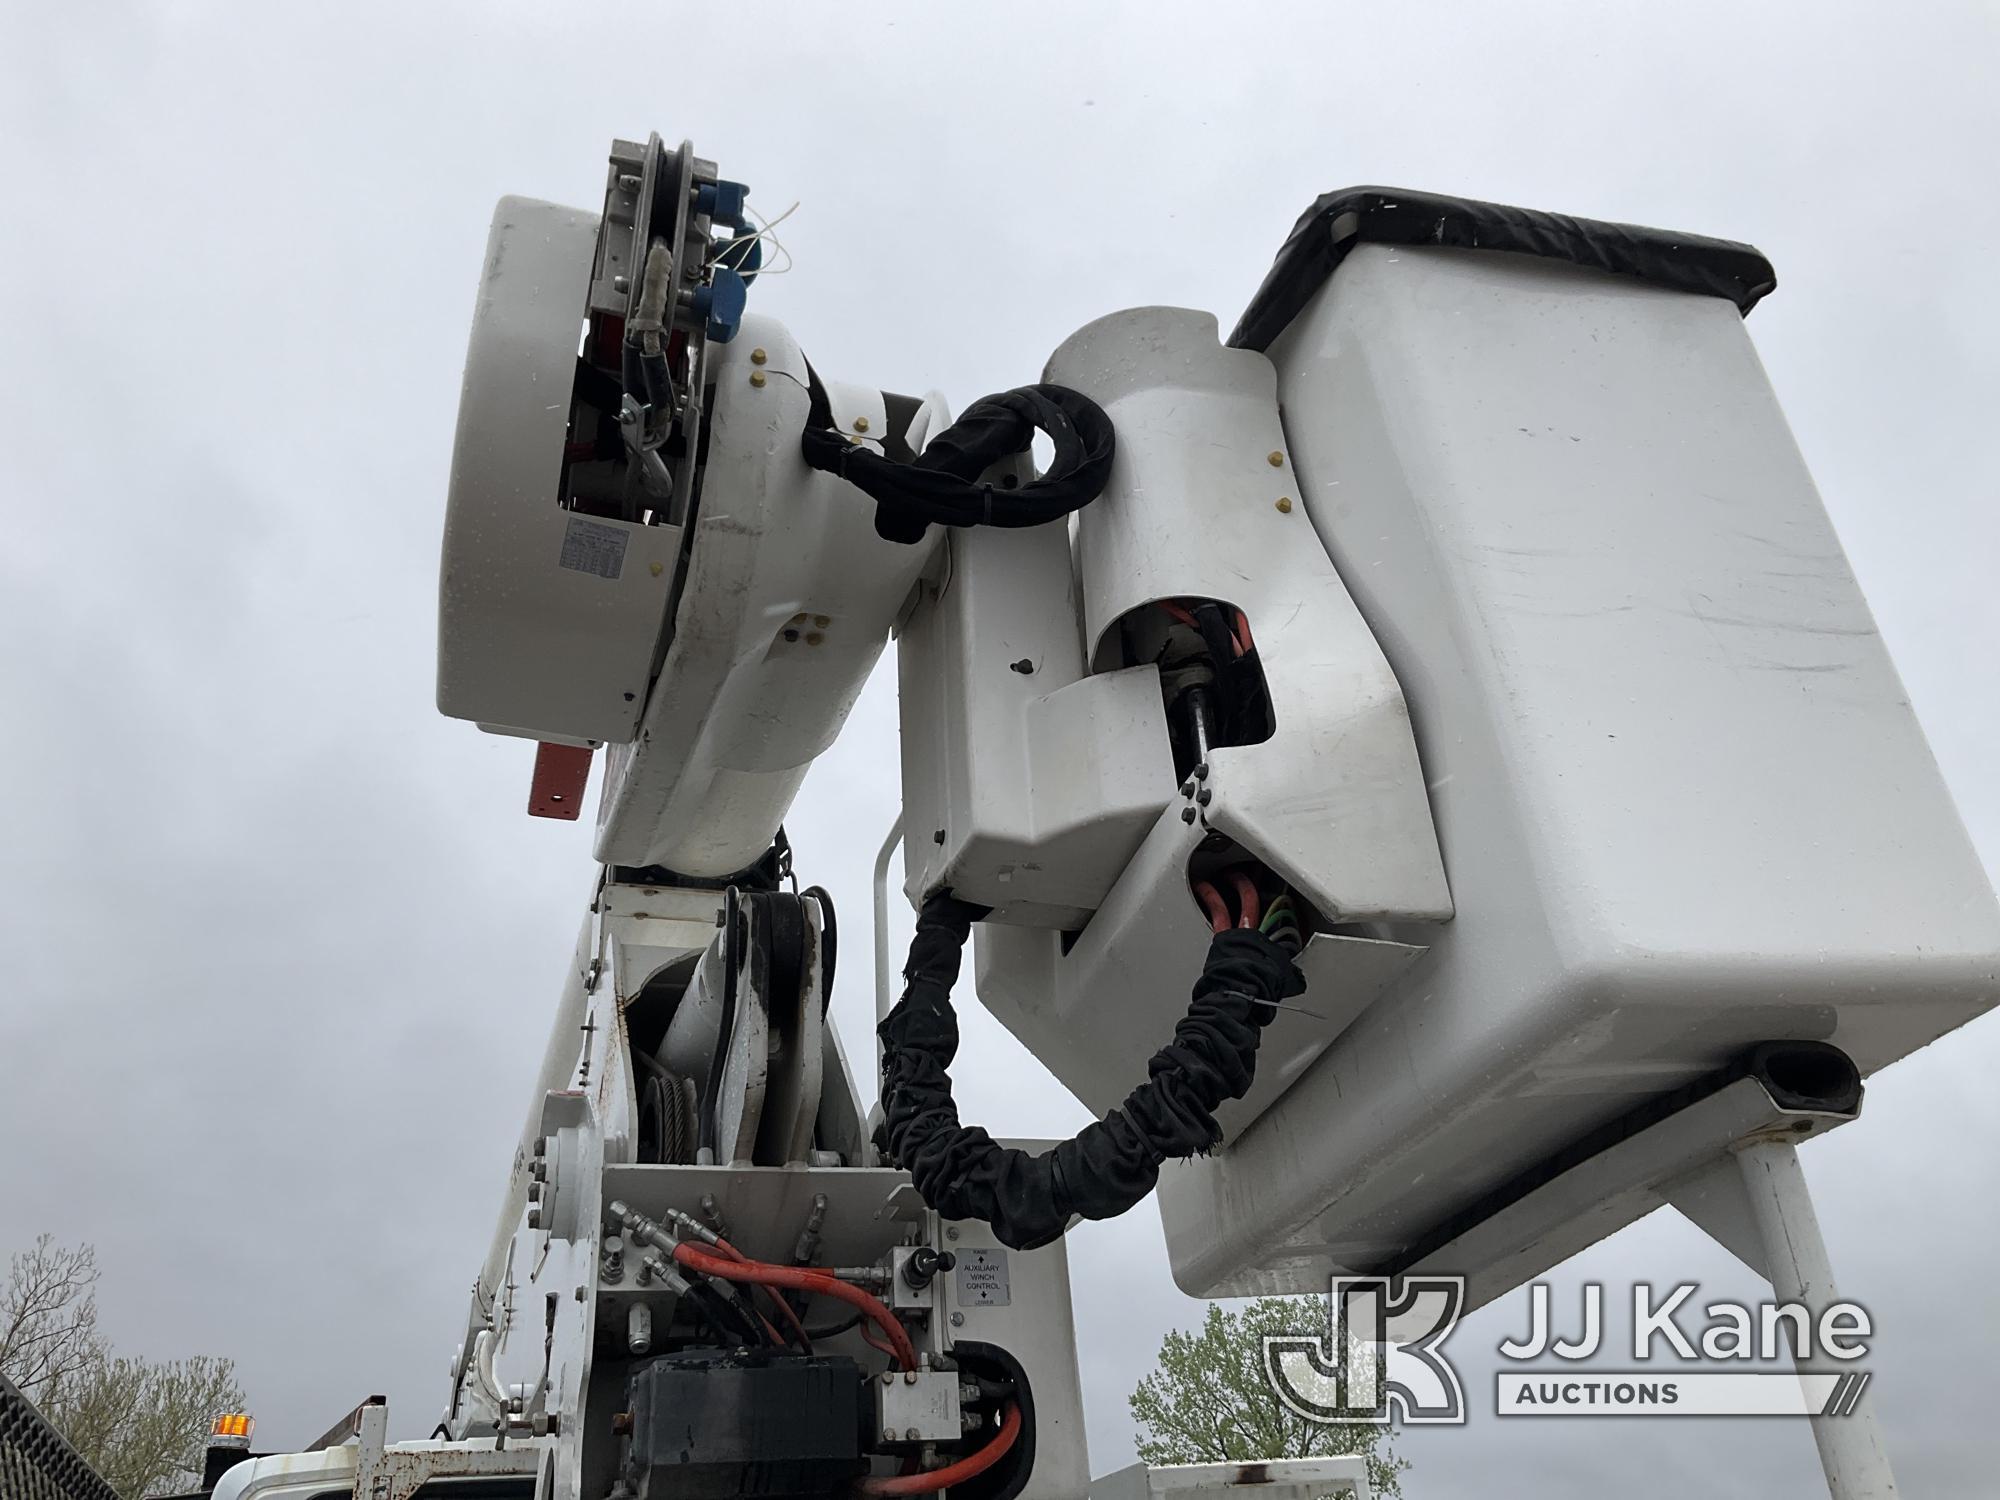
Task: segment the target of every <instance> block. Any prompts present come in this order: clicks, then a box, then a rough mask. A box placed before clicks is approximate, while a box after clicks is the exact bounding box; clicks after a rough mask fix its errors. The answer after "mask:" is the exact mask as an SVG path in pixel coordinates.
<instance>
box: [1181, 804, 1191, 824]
mask: <svg viewBox="0 0 2000 1500" xmlns="http://www.w3.org/2000/svg"><path fill="white" fill-rule="evenodd" d="M1181 821H1182V822H1183V823H1192V822H1193V821H1194V809H1193V808H1191V807H1184V808H1182V809H1181Z"/></svg>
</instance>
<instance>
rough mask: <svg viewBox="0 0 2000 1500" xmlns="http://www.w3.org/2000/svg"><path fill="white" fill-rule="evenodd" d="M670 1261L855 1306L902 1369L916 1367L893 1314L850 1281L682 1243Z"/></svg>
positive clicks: (706, 1273)
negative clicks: (730, 1256)
mask: <svg viewBox="0 0 2000 1500" xmlns="http://www.w3.org/2000/svg"><path fill="white" fill-rule="evenodd" d="M674 1259H675V1260H677V1261H679V1262H680V1263H681V1264H682V1265H684V1266H686V1267H687V1268H688V1269H689V1270H691V1271H699V1272H701V1273H702V1274H703V1275H704V1276H720V1277H721V1278H722V1279H723V1280H724V1281H749V1282H754V1283H756V1284H758V1285H760V1286H782V1287H791V1288H793V1289H794V1290H797V1291H802V1292H821V1293H824V1294H825V1295H826V1296H829V1297H837V1298H838V1299H839V1300H841V1301H842V1302H845V1303H846V1304H847V1305H848V1306H849V1307H857V1308H859V1309H860V1310H861V1311H862V1312H863V1313H865V1314H867V1316H868V1317H869V1318H870V1319H871V1320H872V1321H873V1322H874V1324H875V1326H876V1327H878V1328H880V1329H881V1330H882V1332H883V1333H884V1334H885V1335H886V1336H887V1337H888V1340H889V1348H890V1351H891V1352H892V1353H893V1354H894V1355H895V1356H896V1359H897V1361H898V1362H899V1363H900V1364H901V1365H902V1367H903V1368H904V1369H906V1370H914V1369H916V1367H917V1350H916V1346H915V1345H914V1344H912V1343H911V1342H910V1335H909V1333H908V1332H907V1331H906V1330H905V1329H904V1327H903V1325H902V1324H901V1323H898V1322H897V1321H896V1315H895V1314H894V1313H892V1312H890V1311H889V1309H888V1308H886V1307H884V1306H883V1305H882V1303H881V1302H880V1301H879V1300H878V1299H877V1298H875V1297H873V1296H870V1295H869V1294H868V1293H867V1292H864V1291H862V1290H861V1288H860V1287H858V1286H855V1285H854V1284H853V1283H852V1282H847V1281H839V1280H836V1279H835V1278H834V1277H832V1276H829V1275H827V1274H826V1272H824V1271H821V1270H817V1269H815V1268H813V1267H810V1266H774V1265H771V1264H769V1263H768V1262H766V1261H761V1260H727V1259H724V1258H723V1257H722V1256H720V1255H710V1254H709V1253H708V1252H707V1251H705V1250H703V1249H700V1248H699V1247H697V1246H694V1245H690V1244H688V1243H687V1242H686V1241H682V1242H681V1243H680V1244H678V1245H676V1246H674Z"/></svg>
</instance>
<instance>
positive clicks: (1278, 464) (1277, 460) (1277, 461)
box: [1264, 448, 1285, 469]
mask: <svg viewBox="0 0 2000 1500" xmlns="http://www.w3.org/2000/svg"><path fill="white" fill-rule="evenodd" d="M1264 462H1266V463H1267V464H1269V465H1270V466H1271V467H1272V468H1274V469H1282V468H1284V466H1285V455H1284V454H1282V453H1280V452H1278V450H1277V449H1275V448H1273V449H1272V450H1271V451H1270V452H1269V453H1267V454H1265V455H1264Z"/></svg>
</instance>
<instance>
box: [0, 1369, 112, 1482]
mask: <svg viewBox="0 0 2000 1500" xmlns="http://www.w3.org/2000/svg"><path fill="white" fill-rule="evenodd" d="M0 1500H119V1496H118V1492H117V1491H116V1490H114V1489H112V1488H111V1486H110V1485H108V1484H106V1483H105V1482H104V1481H103V1480H102V1479H99V1478H98V1477H97V1475H96V1474H94V1473H93V1472H92V1471H91V1468H90V1465H89V1464H87V1463H85V1462H84V1461H83V1460H82V1459H80V1458H78V1457H77V1456H76V1449H74V1448H72V1447H70V1445H69V1444H68V1443H67V1442H65V1441H64V1440H63V1435H62V1434H61V1433H59V1432H57V1431H56V1430H55V1428H53V1427H51V1426H50V1425H49V1423H48V1419H47V1418H46V1417H44V1416H43V1415H42V1414H41V1413H40V1412H38V1411H36V1410H35V1404H34V1402H32V1401H30V1400H29V1399H28V1398H27V1397H26V1396H24V1395H22V1394H21V1393H20V1391H19V1390H17V1389H16V1388H15V1386H14V1382H13V1381H11V1380H9V1379H8V1378H7V1377H6V1376H4V1375H0Z"/></svg>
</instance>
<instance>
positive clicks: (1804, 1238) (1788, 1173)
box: [1724, 1141, 1896, 1500]
mask: <svg viewBox="0 0 2000 1500" xmlns="http://www.w3.org/2000/svg"><path fill="white" fill-rule="evenodd" d="M1733 1154H1734V1155H1735V1158H1736V1167H1737V1170H1738V1172H1739V1173H1740V1174H1741V1177H1742V1181H1743V1187H1744V1190H1745V1193H1746V1195H1747V1197H1748V1200H1749V1202H1748V1208H1749V1216H1750V1218H1751V1220H1752V1221H1753V1222H1754V1224H1755V1225H1756V1230H1757V1235H1758V1238H1759V1239H1760V1240H1761V1242H1762V1246H1763V1257H1762V1258H1763V1262H1764V1263H1763V1264H1762V1265H1761V1266H1758V1265H1755V1264H1754V1263H1753V1265H1752V1269H1754V1270H1757V1271H1760V1272H1761V1273H1762V1274H1763V1275H1764V1276H1766V1277H1768V1278H1769V1279H1770V1282H1771V1290H1772V1292H1773V1293H1774V1294H1775V1295H1776V1297H1777V1299H1778V1300H1779V1301H1780V1302H1797V1303H1800V1304H1801V1305H1803V1306H1805V1307H1808V1308H1810V1309H1811V1310H1812V1312H1813V1315H1814V1317H1815V1319H1817V1317H1818V1315H1819V1313H1820V1311H1821V1310H1822V1309H1823V1308H1825V1307H1826V1306H1828V1305H1829V1304H1830V1303H1833V1302H1837V1301H1839V1300H1840V1293H1839V1292H1838V1291H1837V1290H1836V1289H1835V1287H1834V1282H1833V1265H1832V1262H1831V1261H1829V1260H1828V1259H1827V1253H1826V1241H1825V1240H1824V1239H1822V1238H1821V1237H1820V1232H1819V1216H1818V1215H1817V1214H1815V1213H1814V1212H1813V1205H1812V1194H1811V1192H1810V1191H1809V1190H1808V1189H1807V1187H1806V1178H1805V1173H1804V1171H1802V1170H1801V1169H1800V1167H1799V1153H1798V1152H1797V1150H1796V1149H1794V1148H1793V1146H1792V1145H1791V1143H1790V1142H1788V1141H1775V1142H1773V1141H1757V1142H1753V1143H1751V1144H1748V1145H1744V1146H1740V1147H1738V1148H1737V1149H1736V1150H1735V1152H1734V1153H1733ZM1724 1243H1725V1244H1727V1243H1728V1242H1727V1241H1724ZM1730 1248H1732V1249H1733V1248H1734V1247H1733V1246H1731V1247H1730ZM1784 1327H1785V1333H1786V1337H1787V1338H1790V1337H1791V1333H1792V1325H1791V1324H1790V1323H1789V1322H1787V1323H1785V1325H1784ZM1794 1353H1795V1354H1796V1350H1795V1351H1794ZM1795 1363H1796V1364H1797V1365H1798V1368H1799V1370H1800V1371H1801V1372H1802V1373H1803V1372H1805V1371H1808V1370H1812V1371H1822V1372H1824V1371H1835V1372H1842V1371H1845V1370H1846V1369H1847V1368H1848V1367H1847V1366H1846V1365H1843V1364H1842V1363H1840V1362H1839V1361H1837V1360H1828V1359H1827V1358H1826V1357H1825V1355H1823V1354H1821V1353H1819V1351H1818V1350H1817V1349H1815V1350H1814V1351H1813V1357H1811V1358H1808V1359H1795ZM1807 1420H1808V1421H1810V1422H1811V1423H1812V1433H1813V1441H1814V1442H1815V1443H1817V1444H1818V1445H1819V1461H1820V1467H1821V1468H1823V1469H1824V1470H1825V1471H1826V1488H1827V1493H1828V1494H1829V1495H1830V1496H1831V1497H1832V1500H1896V1480H1895V1476H1894V1475H1892V1474H1891V1473H1890V1472H1889V1456H1888V1454H1887V1453H1886V1452H1885V1451H1884V1450H1883V1447H1882V1433H1881V1429H1880V1428H1879V1427H1878V1426H1877V1425H1876V1422H1875V1409H1874V1400H1873V1397H1872V1396H1871V1395H1869V1394H1868V1393H1867V1392H1866V1391H1864V1392H1863V1393H1862V1396H1861V1400H1860V1403H1859V1405H1857V1406H1856V1407H1855V1409H1854V1410H1853V1411H1851V1412H1849V1413H1848V1414H1847V1415H1845V1416H1816V1417H1810V1418H1808V1419H1807Z"/></svg>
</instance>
